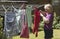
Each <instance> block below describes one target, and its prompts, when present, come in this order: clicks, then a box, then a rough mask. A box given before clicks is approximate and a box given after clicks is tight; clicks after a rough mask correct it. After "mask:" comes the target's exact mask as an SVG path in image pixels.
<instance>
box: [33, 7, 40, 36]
mask: <svg viewBox="0 0 60 39" xmlns="http://www.w3.org/2000/svg"><path fill="white" fill-rule="evenodd" d="M39 23H40V12H39V10H38V9H37V8H36V7H35V10H34V26H33V33H36V37H37V36H38V28H39Z"/></svg>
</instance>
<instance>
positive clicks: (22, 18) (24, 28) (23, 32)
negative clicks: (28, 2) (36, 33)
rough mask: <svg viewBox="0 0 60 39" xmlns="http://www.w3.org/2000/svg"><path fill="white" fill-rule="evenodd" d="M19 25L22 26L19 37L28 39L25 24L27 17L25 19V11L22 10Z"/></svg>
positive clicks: (26, 24) (26, 25)
mask: <svg viewBox="0 0 60 39" xmlns="http://www.w3.org/2000/svg"><path fill="white" fill-rule="evenodd" d="M21 13H22V14H21V20H20V21H21V25H22V30H21V34H20V37H21V38H29V29H28V23H27V17H26V11H25V9H22V11H21Z"/></svg>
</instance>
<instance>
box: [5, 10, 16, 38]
mask: <svg viewBox="0 0 60 39" xmlns="http://www.w3.org/2000/svg"><path fill="white" fill-rule="evenodd" d="M4 22H5V24H4V25H5V26H4V30H5V31H4V33H5V35H6V37H7V39H12V36H13V35H15V34H16V30H17V29H16V17H15V13H14V12H12V11H11V12H7V13H6V14H5V21H4Z"/></svg>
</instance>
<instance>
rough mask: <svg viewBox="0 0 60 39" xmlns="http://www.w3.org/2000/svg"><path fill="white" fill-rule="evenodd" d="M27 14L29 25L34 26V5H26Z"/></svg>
mask: <svg viewBox="0 0 60 39" xmlns="http://www.w3.org/2000/svg"><path fill="white" fill-rule="evenodd" d="M26 14H27V20H28V27H29V28H31V26H32V6H27V7H26Z"/></svg>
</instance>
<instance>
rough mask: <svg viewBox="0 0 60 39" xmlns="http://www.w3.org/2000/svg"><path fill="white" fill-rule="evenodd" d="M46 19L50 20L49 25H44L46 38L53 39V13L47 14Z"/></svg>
mask: <svg viewBox="0 0 60 39" xmlns="http://www.w3.org/2000/svg"><path fill="white" fill-rule="evenodd" d="M46 18H47V19H49V23H48V24H47V23H45V24H44V33H45V38H52V37H53V29H52V25H53V13H47V14H46Z"/></svg>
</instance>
